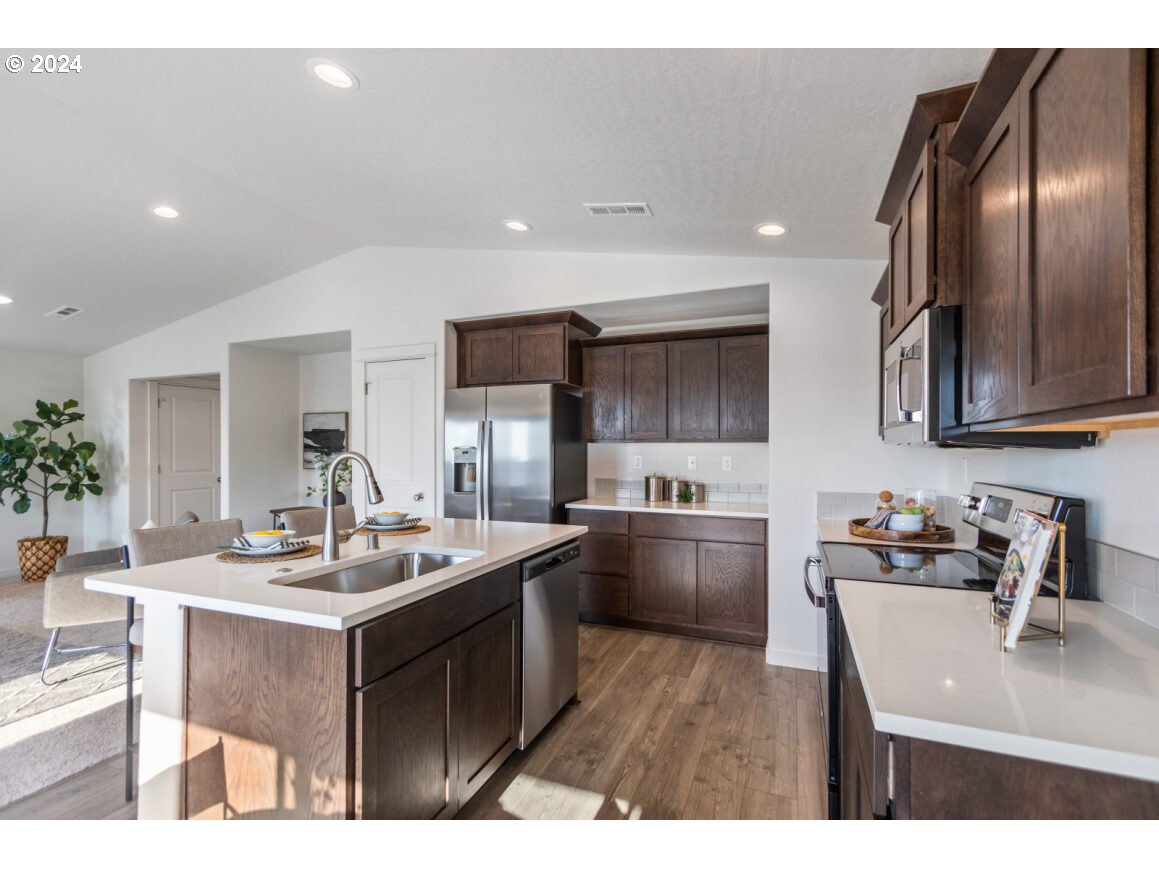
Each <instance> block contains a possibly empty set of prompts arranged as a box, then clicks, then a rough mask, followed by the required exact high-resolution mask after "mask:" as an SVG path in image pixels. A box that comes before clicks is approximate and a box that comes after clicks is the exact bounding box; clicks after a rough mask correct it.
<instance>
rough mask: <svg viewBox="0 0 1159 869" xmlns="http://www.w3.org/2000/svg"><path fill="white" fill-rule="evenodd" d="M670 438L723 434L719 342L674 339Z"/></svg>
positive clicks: (670, 365)
mask: <svg viewBox="0 0 1159 869" xmlns="http://www.w3.org/2000/svg"><path fill="white" fill-rule="evenodd" d="M668 437H669V438H670V439H672V440H704V439H712V440H716V439H717V438H719V437H720V342H719V341H716V340H714V339H710V340H707V341H673V342H672V343H671V344H669V345H668Z"/></svg>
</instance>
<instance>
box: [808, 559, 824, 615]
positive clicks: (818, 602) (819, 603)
mask: <svg viewBox="0 0 1159 869" xmlns="http://www.w3.org/2000/svg"><path fill="white" fill-rule="evenodd" d="M820 566H821V559H820V558H818V557H817V556H816V555H809V556H807V557H806V558H805V594H806V595H808V597H809V603H811V604H813V606H815V607H817V609H822V610H823V609H825V592H824V590H822V591H821V593H820V594H818V593H817V591H816V590H815V589H814V588H813V581H812V577H811V576H810V573H811V572H812V570H813V568H814V567H820Z"/></svg>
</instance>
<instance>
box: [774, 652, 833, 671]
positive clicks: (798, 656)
mask: <svg viewBox="0 0 1159 869" xmlns="http://www.w3.org/2000/svg"><path fill="white" fill-rule="evenodd" d="M765 663H766V664H771V665H773V666H777V667H792V668H793V669H794V670H822V669H824V664H823V662H822V661H821V657H820V655H815V654H809V653H808V652H798V651H796V650H795V649H774V648H766V649H765Z"/></svg>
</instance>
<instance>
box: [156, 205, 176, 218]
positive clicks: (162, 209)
mask: <svg viewBox="0 0 1159 869" xmlns="http://www.w3.org/2000/svg"><path fill="white" fill-rule="evenodd" d="M150 210H151V211H152V212H153V213H154V214H155V215H157V217H160V218H163V219H165V220H176V219H177V218H179V217H180V216H181V212H180V211H178V210H177V209H176V208H174V207H173V206H172V205H154V206H153V207H152V208H151V209H150Z"/></svg>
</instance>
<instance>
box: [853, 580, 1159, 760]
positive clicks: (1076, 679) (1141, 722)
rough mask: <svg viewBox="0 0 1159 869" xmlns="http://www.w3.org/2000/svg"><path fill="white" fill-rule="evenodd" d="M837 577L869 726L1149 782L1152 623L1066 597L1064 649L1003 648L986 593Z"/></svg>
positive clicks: (1046, 607) (1157, 636) (1154, 669)
mask: <svg viewBox="0 0 1159 869" xmlns="http://www.w3.org/2000/svg"><path fill="white" fill-rule="evenodd" d="M836 585H837V597H838V600H839V601H840V604H841V612H842V617H843V620H844V624H845V630H846V636H847V637H848V638H849V644H850V646H851V648H852V650H853V657H854V659H855V662H856V664H857V669H858V671H859V672H860V674H861V679H862V683H863V685H864V688H865V695H866V699H867V700H868V702H869V707H870V712H871V715H872V717H873V724H874V728H875V729H876V730H878V731H881V732H884V733H892V734H895V735H897V736H908V737H913V738H915V739H925V740H930V741H933V742H942V743H948V744H950V745H960V746H964V747H967V748H974V749H980V750H982V751H993V752H998V753H1000V754H1009V755H1015V756H1018V757H1024V758H1029V759H1033V760H1040V761H1046V762H1048V763H1058V764H1063V765H1066V766H1073V767H1080V768H1083V769H1089V770H1095V771H1097V772H1105V773H1111V774H1114V775H1121V776H1127V777H1130V778H1135V779H1142V780H1145V781H1152V782H1159V727H1156V724H1155V723H1156V722H1157V721H1159V630H1156V629H1155V628H1153V627H1150V626H1148V625H1146V624H1144V623H1143V622H1141V621H1139V620H1137V619H1133V618H1131V617H1130V616H1128V615H1126V614H1125V613H1121V612H1119V611H1118V610H1116V609H1114V608H1113V607H1110V606H1108V605H1107V604H1104V603H1100V602H1098V601H1068V602H1067V605H1066V617H1067V622H1066V646H1065V647H1061V648H1060V647H1059V645H1058V643H1057V641H1054V640H1038V641H1035V642H1022V643H1019V645H1018V648H1017V649H1015V650H1014V651H1013V652H1003V651H1001V650H1000V648H999V636H998V634H999V628H998V627H997V626H994V625H991V624H990V618H989V605H990V596H989V595H987V594H983V593H980V592H974V591H965V590H956V589H943V588H920V587H916V586H910V585H894V584H890V583H876V582H856V581H851V580H838V581H837V584H836ZM1056 607H1057V601H1055V600H1053V599H1047V598H1041V599H1039V600H1038V601H1036V602H1035V609H1034V613H1035V614H1036V615H1039V616H1041V618H1042V619H1043V620H1044V621H1046V622H1050V621H1051V620H1052V613H1053V612H1054V610H1055V608H1056ZM831 676H832V677H834V678H835V677H836V674H831Z"/></svg>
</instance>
